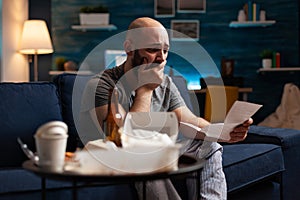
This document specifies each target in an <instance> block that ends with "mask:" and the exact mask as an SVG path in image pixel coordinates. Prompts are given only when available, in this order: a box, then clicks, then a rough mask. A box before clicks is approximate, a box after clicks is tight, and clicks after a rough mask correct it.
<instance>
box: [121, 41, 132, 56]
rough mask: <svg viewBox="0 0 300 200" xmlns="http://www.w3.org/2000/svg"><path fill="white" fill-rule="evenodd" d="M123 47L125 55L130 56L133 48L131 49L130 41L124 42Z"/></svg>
mask: <svg viewBox="0 0 300 200" xmlns="http://www.w3.org/2000/svg"><path fill="white" fill-rule="evenodd" d="M123 46H124V50H125V51H126V53H127V55H130V54H132V51H133V47H132V43H131V41H130V40H125V41H124V44H123Z"/></svg>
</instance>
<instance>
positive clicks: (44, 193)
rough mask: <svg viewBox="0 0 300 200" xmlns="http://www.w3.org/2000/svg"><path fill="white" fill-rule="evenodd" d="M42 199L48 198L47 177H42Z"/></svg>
mask: <svg viewBox="0 0 300 200" xmlns="http://www.w3.org/2000/svg"><path fill="white" fill-rule="evenodd" d="M41 186H42V200H46V178H44V177H42V178H41Z"/></svg>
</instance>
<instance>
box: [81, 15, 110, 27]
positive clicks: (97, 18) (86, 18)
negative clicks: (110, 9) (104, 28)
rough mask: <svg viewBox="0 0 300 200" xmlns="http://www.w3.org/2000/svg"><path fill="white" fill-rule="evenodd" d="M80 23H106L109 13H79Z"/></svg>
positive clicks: (107, 22)
mask: <svg viewBox="0 0 300 200" xmlns="http://www.w3.org/2000/svg"><path fill="white" fill-rule="evenodd" d="M79 21H80V24H81V25H108V24H109V13H79Z"/></svg>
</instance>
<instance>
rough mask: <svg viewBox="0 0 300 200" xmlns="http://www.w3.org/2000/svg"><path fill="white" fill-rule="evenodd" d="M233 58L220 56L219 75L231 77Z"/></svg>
mask: <svg viewBox="0 0 300 200" xmlns="http://www.w3.org/2000/svg"><path fill="white" fill-rule="evenodd" d="M233 72H234V59H228V58H222V60H221V76H222V77H233Z"/></svg>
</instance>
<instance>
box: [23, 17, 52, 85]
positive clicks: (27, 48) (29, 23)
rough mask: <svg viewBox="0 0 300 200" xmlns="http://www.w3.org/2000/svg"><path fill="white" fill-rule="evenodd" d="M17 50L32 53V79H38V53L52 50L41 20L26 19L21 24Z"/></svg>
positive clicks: (45, 27) (48, 35)
mask: <svg viewBox="0 0 300 200" xmlns="http://www.w3.org/2000/svg"><path fill="white" fill-rule="evenodd" d="M19 52H20V53H22V54H32V55H34V81H38V60H37V55H38V54H49V53H52V52H53V48H52V43H51V39H50V34H49V31H48V28H47V25H46V22H45V21H43V20H26V21H25V22H24V26H23V32H22V37H21V44H20V49H19Z"/></svg>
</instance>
